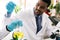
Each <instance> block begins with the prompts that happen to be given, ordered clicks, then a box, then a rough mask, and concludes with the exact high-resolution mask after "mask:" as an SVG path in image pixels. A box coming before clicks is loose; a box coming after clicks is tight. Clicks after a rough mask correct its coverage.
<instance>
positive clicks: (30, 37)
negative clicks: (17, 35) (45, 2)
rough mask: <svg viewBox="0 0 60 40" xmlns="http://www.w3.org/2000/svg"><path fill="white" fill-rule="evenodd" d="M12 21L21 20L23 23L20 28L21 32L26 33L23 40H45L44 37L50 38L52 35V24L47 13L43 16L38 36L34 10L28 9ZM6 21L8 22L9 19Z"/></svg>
mask: <svg viewBox="0 0 60 40" xmlns="http://www.w3.org/2000/svg"><path fill="white" fill-rule="evenodd" d="M11 18H12V17H11ZM11 18H10V19H11ZM10 19H9V20H10ZM12 19H13V20H15V19H20V20H22V21H23V26H22V27H20V28H19V31H20V32H23V33H24V37H23V39H27V40H44V36H50V35H51V34H52V30H53V27H52V26H51V24H52V23H51V21H50V20H49V18H48V15H47V14H45V13H43V14H42V24H41V25H42V29H41V30H40V31H39V32H38V33H37V34H36V31H37V26H36V20H35V16H34V11H33V9H31V10H30V9H26V10H24V11H21V12H20V14H19V15H16V17H15V18H12ZM12 19H11V21H12ZM5 21H7V19H6V20H5ZM7 22H8V21H7ZM5 23H6V22H5ZM7 24H8V23H7Z"/></svg>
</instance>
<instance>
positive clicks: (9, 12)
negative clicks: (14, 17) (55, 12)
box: [5, 1, 16, 17]
mask: <svg viewBox="0 0 60 40" xmlns="http://www.w3.org/2000/svg"><path fill="white" fill-rule="evenodd" d="M15 6H16V4H15V3H13V2H11V1H10V2H9V3H8V4H7V5H6V9H7V15H5V16H6V17H10V16H11V14H12V12H13V10H14V8H15Z"/></svg>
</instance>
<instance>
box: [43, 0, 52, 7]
mask: <svg viewBox="0 0 60 40" xmlns="http://www.w3.org/2000/svg"><path fill="white" fill-rule="evenodd" d="M42 1H44V2H46V3H47V4H48V6H47V7H49V5H50V4H51V0H42Z"/></svg>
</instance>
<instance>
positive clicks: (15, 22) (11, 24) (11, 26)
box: [6, 20, 23, 31]
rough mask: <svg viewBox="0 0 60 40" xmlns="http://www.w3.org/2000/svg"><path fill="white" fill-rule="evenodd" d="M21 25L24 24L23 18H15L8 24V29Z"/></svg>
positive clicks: (11, 29)
mask: <svg viewBox="0 0 60 40" xmlns="http://www.w3.org/2000/svg"><path fill="white" fill-rule="evenodd" d="M17 26H18V27H21V26H23V23H22V21H21V20H14V21H12V22H11V23H10V24H8V25H6V28H7V30H8V31H13V29H15V28H16V27H17Z"/></svg>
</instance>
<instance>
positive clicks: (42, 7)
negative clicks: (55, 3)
mask: <svg viewBox="0 0 60 40" xmlns="http://www.w3.org/2000/svg"><path fill="white" fill-rule="evenodd" d="M47 5H48V4H47V3H45V2H43V1H38V3H37V4H36V6H35V10H34V12H35V14H37V15H38V14H40V15H41V14H42V13H43V12H45V11H46V9H47Z"/></svg>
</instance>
